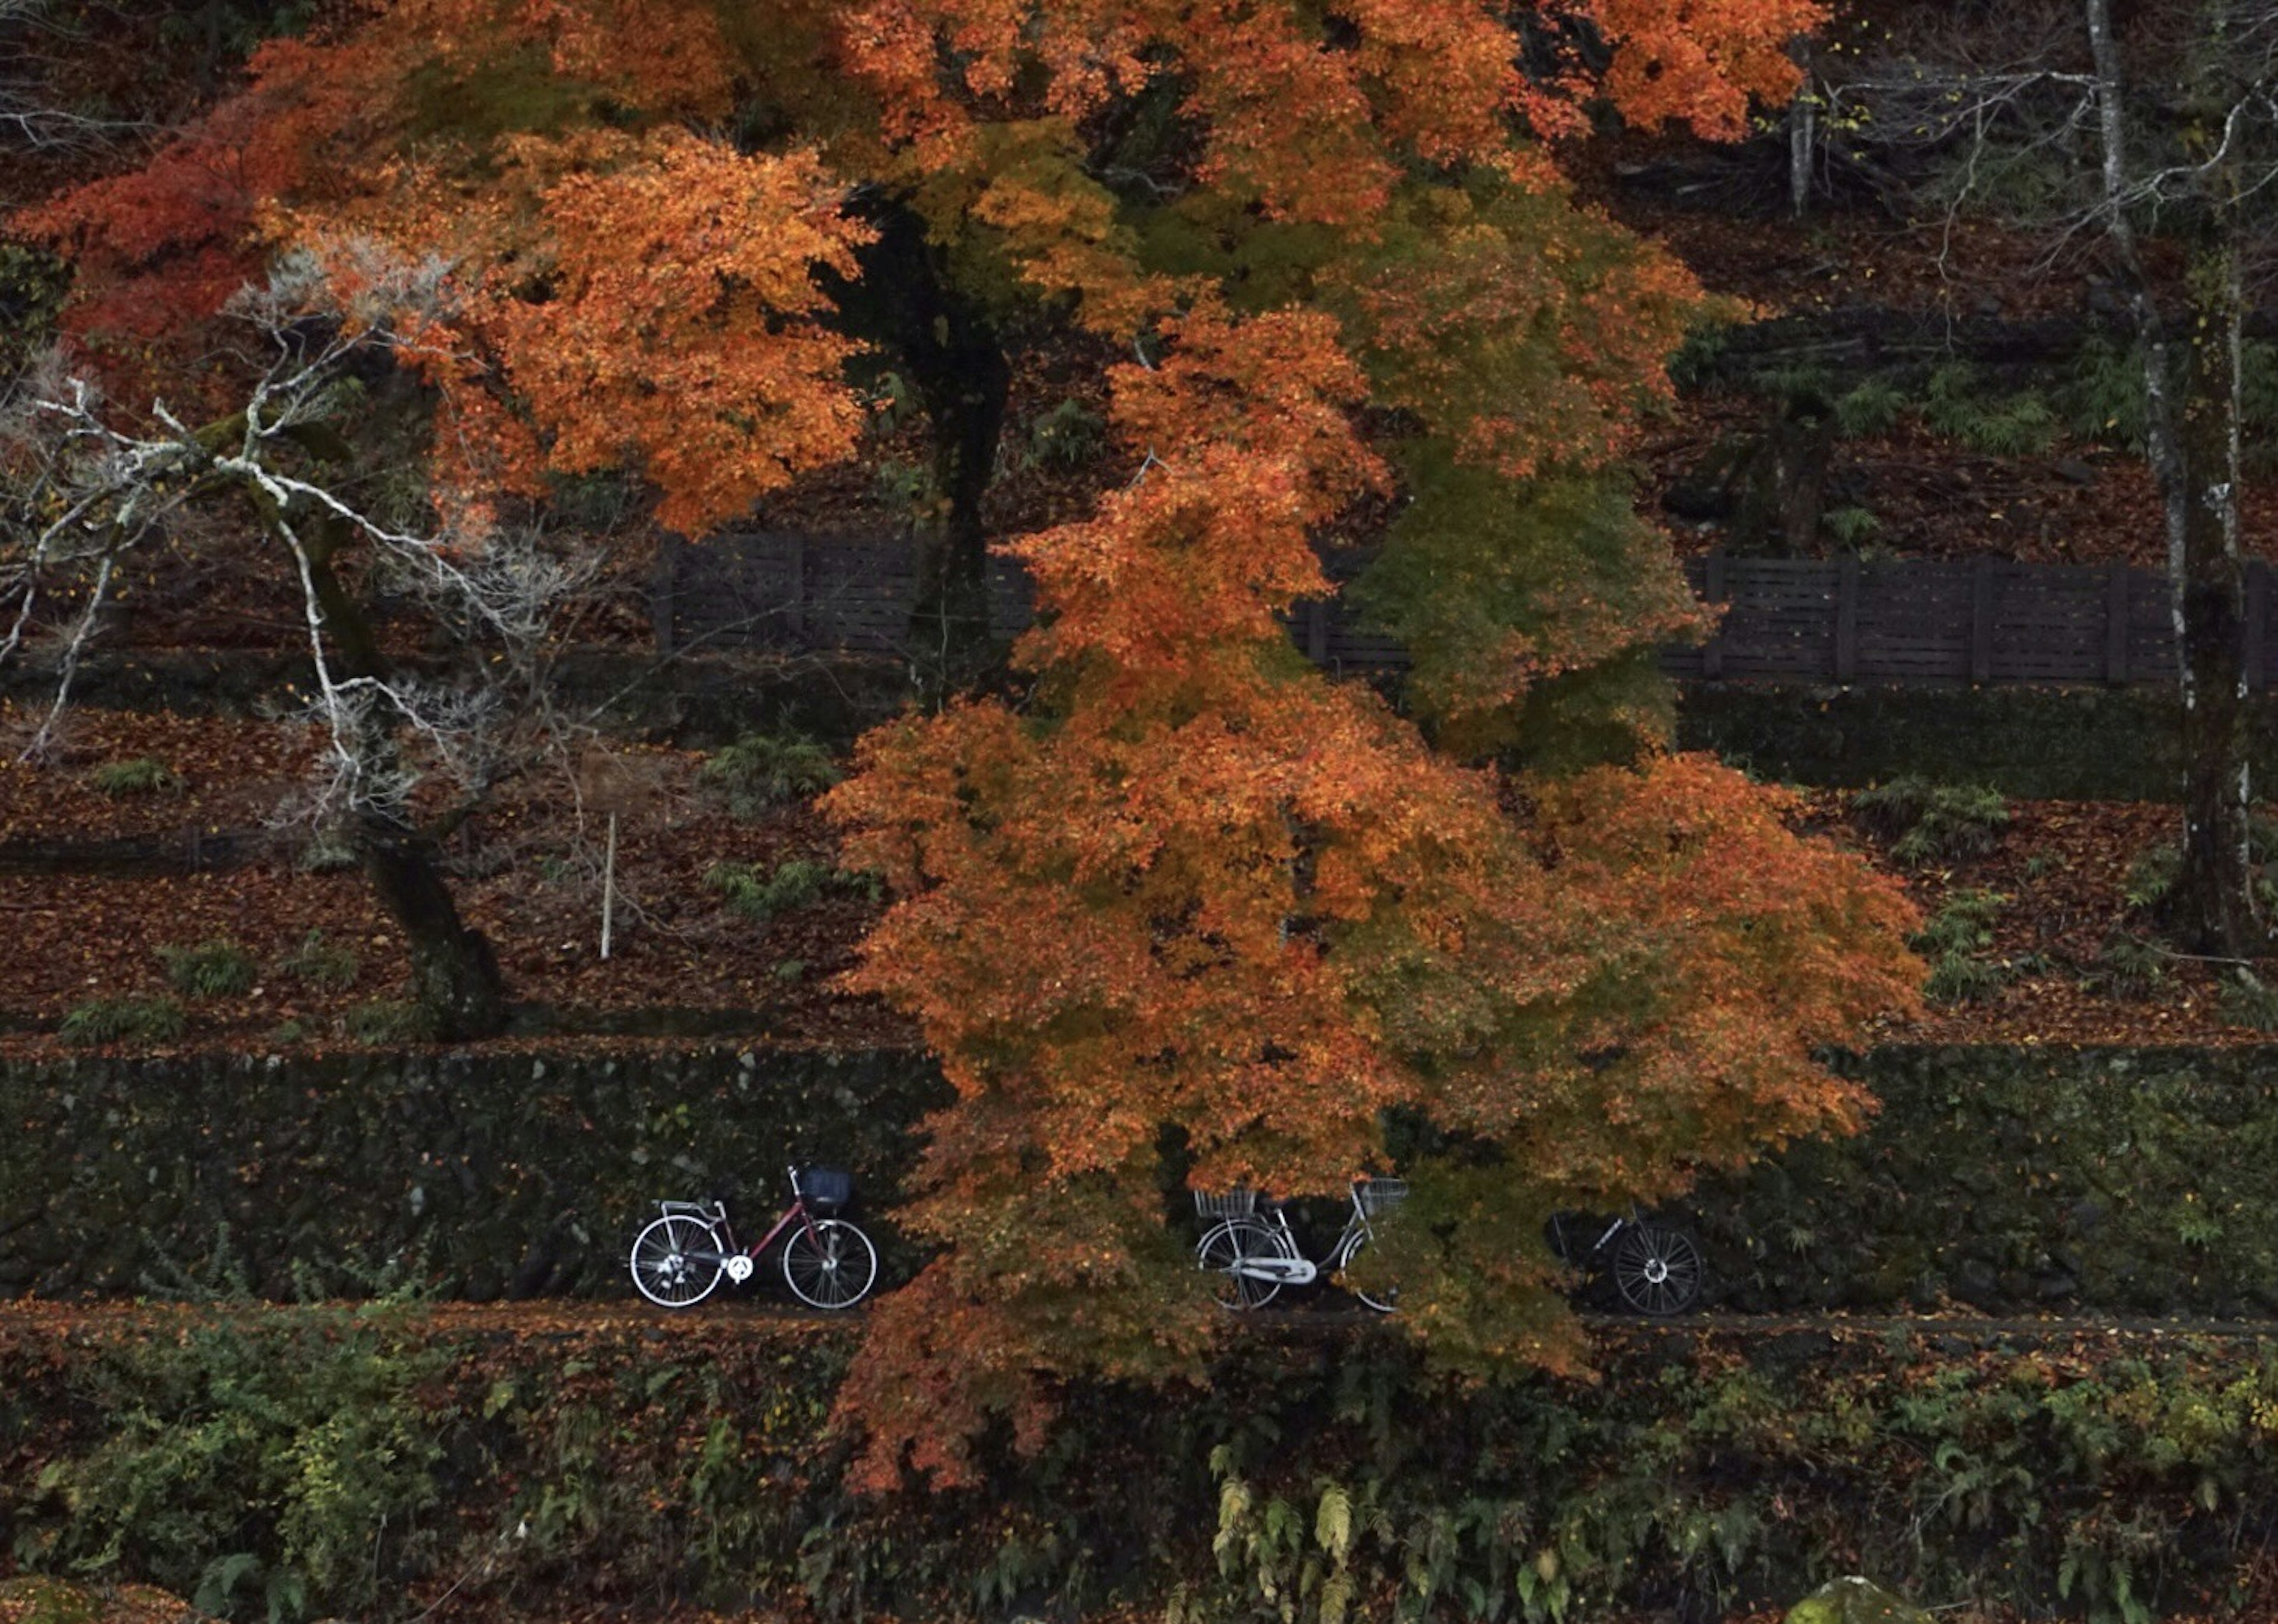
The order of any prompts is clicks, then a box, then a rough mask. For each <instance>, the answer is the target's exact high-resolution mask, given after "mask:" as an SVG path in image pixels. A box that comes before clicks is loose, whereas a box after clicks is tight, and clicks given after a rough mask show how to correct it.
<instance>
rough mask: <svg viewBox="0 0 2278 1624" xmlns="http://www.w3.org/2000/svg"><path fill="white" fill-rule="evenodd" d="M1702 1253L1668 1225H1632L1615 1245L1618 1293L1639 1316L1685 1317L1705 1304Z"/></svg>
mask: <svg viewBox="0 0 2278 1624" xmlns="http://www.w3.org/2000/svg"><path fill="white" fill-rule="evenodd" d="M1703 1273H1704V1271H1703V1269H1702V1268H1701V1248H1700V1247H1699V1246H1698V1245H1696V1244H1695V1243H1694V1241H1693V1237H1692V1236H1690V1235H1688V1234H1686V1232H1685V1231H1683V1230H1680V1229H1676V1228H1672V1227H1671V1226H1670V1225H1669V1224H1647V1223H1644V1222H1639V1223H1635V1224H1629V1225H1627V1226H1626V1227H1625V1228H1624V1229H1623V1231H1622V1232H1621V1234H1620V1236H1619V1237H1618V1238H1617V1239H1616V1240H1615V1242H1614V1262H1613V1274H1614V1289H1615V1290H1616V1291H1617V1292H1620V1293H1621V1294H1622V1300H1623V1301H1624V1302H1625V1303H1627V1304H1629V1306H1630V1307H1631V1308H1634V1309H1636V1310H1637V1311H1638V1312H1639V1313H1640V1314H1650V1315H1656V1316H1659V1315H1668V1314H1682V1313H1684V1312H1685V1311H1686V1309H1687V1308H1691V1307H1692V1306H1693V1304H1694V1303H1696V1302H1698V1301H1699V1300H1701V1277H1702V1275H1703Z"/></svg>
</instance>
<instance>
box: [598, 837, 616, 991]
mask: <svg viewBox="0 0 2278 1624" xmlns="http://www.w3.org/2000/svg"><path fill="white" fill-rule="evenodd" d="M616 901H617V814H616V813H615V812H611V813H610V814H609V844H608V854H607V855H606V856H604V857H603V858H602V859H601V957H603V958H607V957H608V956H609V926H610V923H611V919H612V916H613V915H614V914H615V911H616Z"/></svg>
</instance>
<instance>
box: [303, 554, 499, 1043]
mask: <svg viewBox="0 0 2278 1624" xmlns="http://www.w3.org/2000/svg"><path fill="white" fill-rule="evenodd" d="M343 541H344V537H343V535H342V534H341V533H340V529H339V527H329V528H328V529H326V530H319V531H318V533H317V534H315V535H313V536H310V538H307V540H306V542H305V545H306V546H307V549H308V553H309V562H310V583H311V585H313V586H314V588H315V589H316V596H317V603H318V605H319V606H320V607H321V608H322V609H323V611H324V615H325V630H326V631H327V632H328V633H329V634H330V635H331V637H332V640H333V647H334V648H335V649H336V650H337V651H338V652H339V664H340V673H341V675H345V676H350V677H372V678H379V677H384V676H385V675H386V656H385V655H384V654H383V653H382V652H380V649H379V644H378V639H377V638H375V637H373V636H372V634H371V626H370V625H369V623H368V622H367V621H365V619H364V615H363V607H362V606H361V605H359V604H358V603H357V602H356V601H355V599H354V598H353V597H352V596H351V595H350V594H349V593H348V590H347V589H346V588H345V587H343V586H342V585H341V584H340V577H339V576H338V575H336V574H335V573H334V571H333V557H334V555H335V553H337V552H338V550H339V548H340V545H343ZM357 748H358V749H360V750H362V751H364V752H366V759H368V760H369V761H371V762H373V763H375V764H378V765H382V766H384V765H385V763H386V760H387V759H389V758H391V757H392V756H393V755H394V748H395V747H394V743H393V742H392V741H391V740H390V739H389V738H388V737H387V736H386V734H385V732H382V731H378V730H374V731H373V732H372V734H371V736H368V737H366V738H363V739H362V740H359V741H358V744H357ZM349 832H350V833H351V835H353V836H354V838H355V847H356V855H357V858H358V859H359V861H360V862H361V863H362V865H363V872H364V876H365V878H366V879H368V880H370V881H371V887H372V889H373V891H374V892H375V893H376V894H377V895H378V897H379V900H380V903H381V905H382V906H383V907H385V908H386V910H387V911H388V913H389V915H390V917H392V918H393V919H394V920H395V923H396V925H397V926H398V928H400V929H401V931H402V932H403V935H404V940H405V942H407V943H408V944H409V948H410V952H411V980H412V996H413V999H414V1001H415V1002H416V1003H417V1004H418V1006H419V1010H420V1013H421V1015H422V1016H423V1017H424V1019H425V1021H426V1023H427V1025H429V1027H430V1028H431V1029H432V1032H433V1034H434V1036H435V1037H437V1038H438V1039H440V1040H443V1041H449V1042H462V1041H468V1040H470V1039H474V1038H485V1037H494V1036H496V1035H497V1034H498V1033H500V1032H501V1031H503V1030H504V1029H505V1026H506V983H505V980H504V979H503V978H502V977H501V975H500V973H499V967H498V956H497V955H496V954H495V953H493V951H492V950H491V944H490V942H488V941H487V940H485V937H484V936H483V934H482V933H481V932H480V931H478V930H476V929H475V928H474V927H473V926H470V925H468V924H467V923H466V922H465V921H464V920H463V919H461V918H460V917H459V910H458V906H457V904H456V903H454V902H453V901H452V899H451V888H450V886H449V884H448V882H447V881H445V879H444V877H443V871H442V867H441V864H440V852H439V851H438V850H437V847H436V844H435V842H434V840H433V838H432V836H430V835H427V834H426V833H425V832H424V831H422V830H419V829H417V828H413V827H408V826H406V825H404V824H401V823H399V822H397V821H396V820H394V819H392V818H389V817H386V816H384V815H382V814H380V813H378V812H364V813H363V814H362V815H360V816H359V817H357V818H356V819H355V822H354V827H353V828H352V829H351V830H350V831H349Z"/></svg>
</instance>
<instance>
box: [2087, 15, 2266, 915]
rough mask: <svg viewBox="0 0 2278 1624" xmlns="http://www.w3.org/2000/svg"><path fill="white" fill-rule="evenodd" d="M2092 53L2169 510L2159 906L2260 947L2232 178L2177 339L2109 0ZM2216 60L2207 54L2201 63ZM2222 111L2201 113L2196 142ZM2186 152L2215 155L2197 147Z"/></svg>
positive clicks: (2197, 256) (2149, 438)
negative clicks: (2167, 843)
mask: <svg viewBox="0 0 2278 1624" xmlns="http://www.w3.org/2000/svg"><path fill="white" fill-rule="evenodd" d="M2082 9H2083V18H2084V19H2085V21H2086V23H2087V25H2088V37H2089V50H2090V54H2091V60H2092V61H2093V63H2094V65H2095V69H2096V81H2097V103H2098V123H2099V126H2100V127H2099V136H2100V139H2101V142H2102V146H2103V191H2104V208H2105V211H2106V228H2107V230H2108V232H2109V234H2110V236H2111V239H2112V242H2113V245H2114V248H2116V249H2117V251H2118V253H2119V256H2120V261H2121V268H2122V272H2123V276H2124V278H2125V279H2126V282H2127V285H2128V294H2129V302H2130V304H2131V306H2132V308H2133V310H2134V313H2135V316H2136V324H2137V332H2138V333H2139V334H2140V335H2141V337H2142V339H2143V350H2144V396H2145V400H2144V404H2145V413H2144V417H2145V434H2144V438H2145V446H2146V452H2147V454H2148V456H2149V459H2150V461H2151V465H2152V477H2153V479H2154V481H2155V482H2156V483H2157V484H2158V486H2159V490H2160V499H2161V505H2162V507H2163V508H2164V510H2165V515H2166V529H2167V573H2168V578H2169V580H2170V582H2171V583H2172V585H2173V590H2174V593H2175V609H2174V614H2175V641H2176V652H2177V661H2176V663H2177V665H2178V667H2179V668H2180V671H2181V678H2182V705H2183V727H2182V747H2183V784H2182V790H2183V863H2182V873H2181V874H2180V875H2179V876H2178V877H2177V879H2176V881H2175V888H2174V890H2173V891H2172V892H2170V893H2169V896H2168V898H2167V904H2166V908H2165V914H2166V923H2167V928H2168V929H2169V930H2170V931H2171V932H2172V933H2173V934H2175V935H2176V936H2177V937H2179V938H2180V939H2181V940H2182V942H2183V943H2184V945H2185V946H2186V947H2188V948H2189V949H2190V950H2192V951H2194V952H2200V953H2211V954H2218V955H2221V956H2223V957H2250V956H2252V955H2255V954H2259V953H2260V952H2263V951H2265V950H2266V949H2267V946H2268V927H2267V921H2265V920H2264V919H2262V918H2261V915H2260V910H2259V905H2258V904H2257V902H2256V899H2255V895H2254V869H2253V862H2252V854H2251V848H2250V845H2249V827H2250V825H2249V819H2248V809H2249V806H2250V805H2251V795H2252V785H2251V781H2250V775H2249V766H2248V764H2249V762H2250V760H2251V757H2250V755H2249V753H2248V743H2249V740H2248V737H2247V712H2246V682H2245V652H2246V651H2245V641H2244V626H2245V623H2246V587H2245V576H2244V569H2243V568H2242V566H2241V563H2240V560H2239V554H2238V472H2239V443H2238V435H2239V354H2240V342H2241V339H2242V337H2243V334H2244V325H2245V292H2244V284H2243V280H2242V273H2241V265H2240V257H2239V249H2240V242H2241V229H2240V228H2241V220H2240V204H2239V200H2238V198H2237V196H2236V176H2235V175H2234V174H2233V173H2232V172H2230V170H2229V168H2228V164H2222V163H2213V164H2212V169H2211V172H2208V173H2207V174H2205V175H2204V176H2203V177H2202V178H2201V179H2200V181H2199V187H2200V191H2199V195H2198V198H2197V199H2196V200H2195V202H2196V207H2197V210H2198V217H2197V222H2196V227H2195V233H2194V240H2193V242H2192V244H2191V255H2190V263H2189V264H2188V266H2187V267H2186V270H2185V273H2184V278H2183V292H2184V298H2183V301H2182V321H2181V323H2180V328H2181V336H2180V337H2178V336H2177V335H2176V333H2175V332H2174V331H2172V330H2171V329H2170V327H2169V325H2168V324H2167V322H2166V321H2165V320H2164V319H2163V318H2162V316H2161V312H2160V294H2159V290H2158V289H2157V288H2156V287H2155V286H2154V283H2153V278H2152V276H2151V274H2150V273H2149V272H2148V271H2147V269H2146V266H2145V263H2144V257H2143V255H2142V253H2141V251H2140V249H2139V248H2138V246H2137V240H2136V236H2135V227H2134V225H2133V221H2132V214H2133V212H2134V210H2136V209H2137V206H2138V205H2137V198H2136V196H2135V194H2134V189H2133V187H2132V186H2131V178H2132V172H2131V170H2130V168H2129V158H2130V155H2129V138H2128V129H2127V118H2126V91H2127V87H2128V81H2127V77H2126V75H2125V73H2124V72H2123V70H2122V66H2121V51H2120V42H2119V36H2118V34H2117V33H2116V32H2115V30H2114V23H2113V9H2112V0H2083V7H2082ZM2219 66H2220V62H2219V58H2211V59H2210V64H2209V69H2210V71H2213V70H2214V69H2216V68H2218V67H2219ZM2221 124H2222V120H2221V115H2220V114H2219V113H2218V114H2216V116H2215V117H2214V118H2213V120H2212V121H2211V122H2210V121H2209V120H2207V119H2205V118H2201V119H2200V120H2199V126H2198V127H2199V128H2201V130H2202V131H2204V132H2205V134H2203V135H2202V136H2201V137H2200V144H2201V145H2204V144H2205V141H2207V140H2208V139H2210V138H2213V139H2219V132H2220V130H2221ZM2195 156H2201V157H2205V158H2209V159H2210V160H2211V159H2212V155H2211V154H2209V153H2206V152H2204V151H2203V152H2200V153H2198V154H2195Z"/></svg>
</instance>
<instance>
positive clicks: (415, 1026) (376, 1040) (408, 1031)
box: [340, 998, 435, 1048]
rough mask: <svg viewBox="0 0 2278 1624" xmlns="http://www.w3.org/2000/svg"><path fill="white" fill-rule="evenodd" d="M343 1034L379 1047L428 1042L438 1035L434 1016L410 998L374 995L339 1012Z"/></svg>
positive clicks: (341, 1032) (356, 1041) (351, 1040)
mask: <svg viewBox="0 0 2278 1624" xmlns="http://www.w3.org/2000/svg"><path fill="white" fill-rule="evenodd" d="M340 1035H341V1036H343V1037H345V1038H346V1039H348V1041H349V1042H351V1043H368V1044H371V1046H372V1047H374V1048H386V1047H388V1046H389V1045H391V1044H396V1043H425V1042H429V1041H432V1040H433V1038H434V1036H435V1018H434V1016H433V1015H432V1014H431V1013H430V1012H429V1011H427V1010H423V1009H421V1008H420V1007H419V1005H418V1004H417V1003H413V1002H411V1001H410V1000H408V999H400V998H375V999H373V1000H371V1002H370V1003H359V1004H355V1005H352V1006H350V1007H349V1008H348V1009H347V1010H342V1011H341V1012H340Z"/></svg>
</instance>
